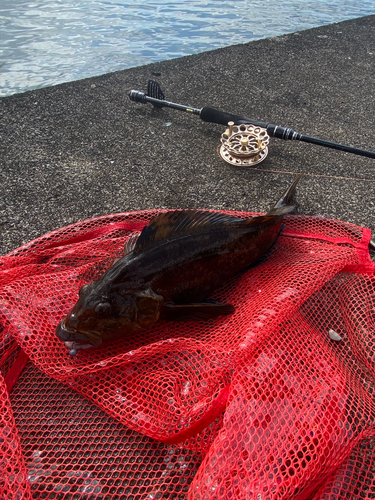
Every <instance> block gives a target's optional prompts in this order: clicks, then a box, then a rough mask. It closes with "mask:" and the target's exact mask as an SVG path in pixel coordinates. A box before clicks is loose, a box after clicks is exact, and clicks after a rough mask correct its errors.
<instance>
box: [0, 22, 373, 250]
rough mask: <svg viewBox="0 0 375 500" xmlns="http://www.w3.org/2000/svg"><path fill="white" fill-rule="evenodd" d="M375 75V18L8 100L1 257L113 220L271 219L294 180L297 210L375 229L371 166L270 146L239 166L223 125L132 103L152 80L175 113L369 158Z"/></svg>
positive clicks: (311, 150)
mask: <svg viewBox="0 0 375 500" xmlns="http://www.w3.org/2000/svg"><path fill="white" fill-rule="evenodd" d="M135 64H136V61H135ZM374 68H375V16H369V17H364V18H359V19H355V20H351V21H345V22H342V23H337V24H332V25H329V26H323V27H319V28H314V29H310V30H307V31H303V32H300V33H293V34H289V35H285V36H280V37H276V38H268V39H264V40H259V41H253V42H250V43H246V44H241V45H236V46H231V47H228V48H223V49H219V50H214V51H212V52H204V53H201V54H199V55H193V56H188V57H183V58H180V59H174V60H169V61H164V62H160V63H154V64H150V65H147V66H141V67H134V68H131V69H127V70H124V71H119V72H116V73H111V74H107V75H103V76H99V77H95V78H89V79H85V80H80V81H75V82H71V83H65V84H61V85H57V86H54V87H48V88H44V89H39V90H35V91H31V92H26V93H24V94H15V95H13V96H10V97H5V98H2V99H0V149H1V155H0V164H1V169H0V172H1V184H2V197H1V207H0V235H1V237H0V251H1V254H2V255H5V254H6V253H8V252H9V251H11V250H13V249H15V248H17V247H19V246H20V245H22V244H24V243H26V242H28V241H30V240H32V239H34V238H36V237H38V236H40V235H42V234H44V233H47V232H49V231H51V230H53V229H57V228H59V227H62V226H65V225H67V224H70V223H73V222H76V221H79V220H83V219H87V218H91V217H94V216H97V215H105V214H110V213H115V212H127V211H131V210H139V209H145V208H159V207H160V208H161V207H165V208H210V209H226V210H246V211H256V212H263V211H266V210H267V209H268V208H269V206H270V205H271V204H273V202H274V201H275V200H276V199H277V197H278V195H279V194H280V193H281V192H282V191H283V190H284V189H285V188H286V187H287V186H288V185H289V184H290V183H291V181H292V179H294V178H295V177H296V174H297V173H300V172H305V173H306V176H305V178H304V179H303V180H302V181H301V183H300V185H299V187H298V194H297V199H298V204H299V206H298V209H297V210H298V211H299V213H304V214H310V215H321V216H325V217H330V218H334V219H340V220H344V221H348V222H351V223H354V224H358V225H362V226H366V227H369V228H370V229H373V230H374V229H375V210H374V209H375V197H374V188H375V160H373V159H369V158H364V157H360V156H355V155H352V154H349V153H343V152H340V151H335V150H331V149H327V148H324V147H319V146H315V145H311V144H306V143H301V142H296V141H282V140H279V139H271V142H270V148H269V149H270V151H269V155H268V157H267V159H266V160H265V161H264V162H263V163H260V164H259V165H257V166H255V167H251V168H247V169H243V168H239V167H233V166H230V165H228V164H226V163H224V162H223V161H222V160H221V159H220V158H219V156H218V154H217V148H218V145H219V141H220V137H221V134H222V133H223V131H224V129H225V127H224V126H220V125H214V124H211V123H205V122H203V121H202V120H201V119H200V118H199V117H197V116H192V115H189V114H186V113H182V112H179V111H176V110H173V109H168V108H163V109H157V108H153V107H152V106H151V105H150V104H146V105H142V104H136V103H134V102H131V101H130V100H129V97H128V94H129V91H130V90H131V89H137V90H142V91H145V90H146V88H147V81H148V80H149V79H154V80H157V81H158V82H160V84H161V87H162V89H163V91H164V93H165V96H166V99H167V100H170V101H173V102H177V103H181V104H185V105H189V106H193V107H196V108H201V107H204V106H211V107H213V108H217V109H220V110H223V111H227V112H229V113H235V114H240V115H245V116H250V117H252V118H254V119H258V120H263V121H266V122H269V123H274V124H278V125H282V126H288V127H291V128H293V129H294V130H296V131H297V132H300V133H303V134H306V135H309V136H313V137H319V138H322V139H326V140H329V141H334V142H338V143H341V144H346V145H350V146H355V147H358V148H362V149H366V150H371V151H375V135H374V132H373V124H374V116H375V106H374V92H375V69H374Z"/></svg>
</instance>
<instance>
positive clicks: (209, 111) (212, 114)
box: [199, 108, 267, 128]
mask: <svg viewBox="0 0 375 500" xmlns="http://www.w3.org/2000/svg"><path fill="white" fill-rule="evenodd" d="M199 116H200V117H201V119H202V120H203V121H204V122H210V123H219V124H220V125H228V122H234V124H235V125H241V124H247V125H248V124H251V125H255V126H256V127H262V128H267V123H266V122H261V121H257V120H253V119H252V118H246V117H245V116H239V115H232V114H230V113H224V112H223V111H218V110H217V109H213V108H202V109H201V111H200V113H199Z"/></svg>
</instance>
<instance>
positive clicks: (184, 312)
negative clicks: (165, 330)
mask: <svg viewBox="0 0 375 500" xmlns="http://www.w3.org/2000/svg"><path fill="white" fill-rule="evenodd" d="M234 311H235V308H234V306H232V304H223V303H220V302H201V303H196V304H194V303H193V304H175V303H174V302H165V303H164V304H163V307H162V309H161V318H162V319H167V320H176V321H180V320H191V321H201V320H207V319H212V318H217V317H218V316H222V315H225V314H232V313H234Z"/></svg>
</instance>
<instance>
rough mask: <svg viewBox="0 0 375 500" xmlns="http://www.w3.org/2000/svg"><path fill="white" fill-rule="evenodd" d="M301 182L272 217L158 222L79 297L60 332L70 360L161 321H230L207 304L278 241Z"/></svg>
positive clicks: (199, 216) (175, 214) (201, 214)
mask: <svg viewBox="0 0 375 500" xmlns="http://www.w3.org/2000/svg"><path fill="white" fill-rule="evenodd" d="M301 177H302V175H300V176H298V177H297V179H296V180H295V181H294V182H293V184H292V185H291V186H290V187H289V188H288V190H287V191H286V192H285V193H284V195H283V196H282V197H281V198H280V200H279V201H278V202H277V203H276V204H275V206H274V207H273V208H271V209H270V210H269V211H268V212H267V214H266V215H263V216H258V217H252V218H250V219H245V220H243V219H239V218H237V217H234V216H231V215H226V214H221V213H217V212H206V211H201V210H181V211H171V212H167V213H163V214H159V215H157V216H156V217H154V218H153V219H152V220H151V221H150V223H149V224H148V225H147V226H146V227H145V228H144V229H143V231H142V233H141V234H140V236H139V237H138V239H136V238H135V237H133V238H132V239H131V241H130V242H129V243H128V244H127V245H126V251H127V252H128V253H127V254H126V255H125V256H124V257H123V258H122V259H119V260H118V261H116V262H115V264H114V265H113V266H112V267H111V268H110V269H109V270H108V271H107V272H106V273H105V274H104V275H103V276H102V277H101V278H99V279H98V280H97V281H95V282H93V283H91V284H89V285H84V286H83V287H82V288H81V290H80V297H79V299H78V301H77V303H76V305H75V306H74V307H73V309H72V310H71V311H70V313H69V314H68V315H67V316H66V318H65V319H64V320H63V321H62V322H61V323H60V324H59V325H58V327H57V329H56V333H57V336H58V337H59V338H60V340H62V341H63V342H65V345H66V347H67V348H68V349H69V351H70V354H71V355H75V354H76V352H77V350H80V349H87V348H88V347H90V346H99V345H101V343H102V342H103V341H109V340H114V339H117V338H120V337H122V336H125V335H132V334H136V333H137V332H138V331H140V330H142V329H148V328H151V327H152V326H153V325H154V324H155V322H156V321H157V320H158V319H159V317H162V318H166V319H174V320H176V319H177V320H178V319H194V320H198V319H207V318H214V317H217V316H219V315H222V314H230V313H232V312H233V311H234V308H233V306H232V305H230V304H218V303H205V302H202V301H204V300H205V299H207V298H208V297H209V296H210V295H211V294H212V292H213V291H214V290H215V289H216V288H218V287H219V286H221V285H222V284H223V283H224V282H225V281H226V280H227V279H229V278H230V277H232V276H233V275H234V274H236V273H237V272H239V271H241V270H243V269H245V268H247V267H249V266H250V265H251V264H253V263H254V262H256V261H257V260H258V259H259V258H260V257H262V256H263V255H264V254H265V253H266V252H267V251H268V250H269V249H270V248H271V247H272V245H273V244H274V242H275V241H276V239H277V237H278V235H279V233H280V230H281V226H282V220H283V216H284V214H286V213H289V212H291V211H292V210H293V208H294V206H292V205H290V199H291V197H292V196H293V193H294V191H295V187H296V185H297V183H298V182H299V180H300V179H301Z"/></svg>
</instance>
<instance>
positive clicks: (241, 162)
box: [218, 122, 270, 167]
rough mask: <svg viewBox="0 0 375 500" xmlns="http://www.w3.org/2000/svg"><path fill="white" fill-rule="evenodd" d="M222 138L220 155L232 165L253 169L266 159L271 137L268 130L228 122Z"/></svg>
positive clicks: (219, 149)
mask: <svg viewBox="0 0 375 500" xmlns="http://www.w3.org/2000/svg"><path fill="white" fill-rule="evenodd" d="M228 127H229V128H227V129H226V131H225V132H224V133H223V134H222V136H221V145H220V146H219V148H218V153H219V155H220V156H221V158H222V159H223V160H224V161H225V162H226V163H229V164H230V165H234V166H236V167H252V166H254V165H257V164H258V163H260V162H262V161H263V160H265V159H266V157H267V155H268V144H269V141H270V137H269V135H268V133H267V130H266V129H265V128H262V127H256V126H255V125H251V124H249V125H245V124H242V125H235V124H234V122H228Z"/></svg>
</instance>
